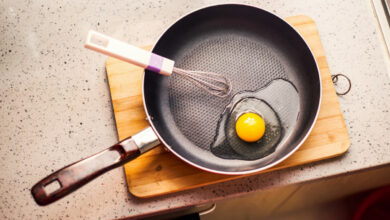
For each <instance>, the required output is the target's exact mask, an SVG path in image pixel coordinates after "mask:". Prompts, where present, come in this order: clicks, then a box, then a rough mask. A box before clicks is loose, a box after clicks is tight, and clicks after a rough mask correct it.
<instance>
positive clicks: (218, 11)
mask: <svg viewBox="0 0 390 220" xmlns="http://www.w3.org/2000/svg"><path fill="white" fill-rule="evenodd" d="M153 52H154V53H156V54H160V55H162V56H165V57H167V58H170V59H172V60H175V61H176V64H175V65H177V66H180V67H183V68H187V69H202V70H210V69H211V70H213V71H216V72H221V73H224V74H226V75H227V76H228V77H229V78H230V80H231V81H232V85H233V91H232V92H233V93H238V92H240V91H243V90H247V91H251V90H252V91H254V90H256V89H259V88H261V87H263V86H265V85H267V84H268V83H270V82H271V81H272V80H274V79H279V78H283V79H286V80H288V81H290V82H292V84H293V85H294V86H295V88H296V90H297V91H298V94H299V100H300V102H299V105H300V106H299V109H300V111H299V115H298V117H297V120H296V123H295V125H294V127H293V128H292V132H291V135H289V136H288V137H287V138H286V140H285V141H283V142H280V143H278V144H277V146H276V149H277V150H276V151H275V152H274V153H272V154H271V155H269V156H266V157H264V158H260V159H256V160H238V159H223V158H219V157H217V156H215V155H214V154H212V153H211V152H210V144H211V142H212V141H213V138H214V136H215V131H216V126H217V124H218V119H219V117H220V115H221V113H222V112H223V110H224V107H225V106H226V105H227V104H228V103H229V101H230V100H229V99H221V98H219V97H214V96H210V95H209V94H207V93H205V92H204V91H200V90H199V89H197V88H194V87H193V86H191V85H190V84H186V82H185V81H183V80H181V78H180V77H175V76H171V77H166V76H162V75H160V74H155V73H153V72H150V71H147V70H146V71H145V74H144V78H143V101H144V108H145V111H146V114H147V119H148V121H149V123H150V127H148V128H146V129H144V130H143V131H141V132H139V133H137V134H135V135H133V136H132V137H129V138H127V139H125V140H123V141H121V142H119V143H117V144H115V145H114V146H112V147H110V148H108V149H106V150H104V151H101V152H99V153H97V154H95V155H93V156H90V157H88V158H86V159H82V160H80V161H78V162H76V163H73V164H71V165H69V166H67V167H65V168H62V169H60V170H58V171H56V172H54V173H53V174H51V175H49V176H48V177H46V178H44V179H43V180H41V181H40V182H38V183H37V184H36V185H34V186H33V188H32V189H31V192H32V195H33V197H34V199H35V201H36V202H37V203H38V204H39V205H47V204H49V203H51V202H54V201H56V200H58V199H60V198H62V197H64V196H65V195H67V194H69V193H71V192H72V191H74V190H76V189H77V188H79V187H81V186H82V185H84V184H85V183H87V182H89V181H90V180H92V179H94V178H95V177H97V176H99V175H100V174H102V173H104V172H106V171H108V170H110V169H112V168H114V167H118V166H120V165H122V164H123V163H125V162H128V161H129V160H131V159H134V158H136V157H137V156H139V155H140V154H142V153H144V152H146V151H148V150H150V149H152V148H153V147H155V146H157V145H158V144H159V143H162V144H164V145H165V146H166V148H168V149H169V150H170V151H171V152H172V153H174V154H175V155H176V156H177V157H179V158H180V159H182V160H184V161H185V162H187V163H189V164H191V165H193V166H195V167H198V168H200V169H203V170H206V171H209V172H214V173H218V174H229V175H238V174H249V173H254V172H258V171H261V170H264V169H267V168H269V167H271V166H274V165H275V164H277V163H280V162H281V161H283V160H284V159H285V158H287V157H288V156H289V155H291V154H292V153H293V152H295V151H296V150H297V149H298V148H299V146H300V145H301V144H302V143H303V142H304V140H305V139H306V138H307V136H308V134H309V132H310V131H311V129H312V127H313V125H314V122H315V120H316V118H317V115H318V111H319V105H320V102H321V81H320V75H319V71H318V67H317V64H316V61H315V59H314V56H313V54H312V53H311V51H310V49H309V47H308V46H307V44H306V43H305V41H304V40H303V38H302V37H301V36H300V35H299V34H298V32H297V31H296V30H295V29H294V28H293V27H292V26H290V25H289V24H288V23H287V22H285V21H284V20H283V19H281V18H279V17H277V16H276V15H274V14H272V13H270V12H267V11H265V10H262V9H260V8H256V7H252V6H246V5H236V4H226V5H216V6H210V7H206V8H203V9H200V10H197V11H195V12H192V13H190V14H188V15H186V16H184V17H183V18H181V19H179V20H178V21H177V22H175V23H174V24H173V25H172V26H171V27H170V28H169V29H168V30H167V31H166V32H165V33H163V35H162V36H161V37H160V39H159V40H158V41H157V43H156V45H155V46H154V48H153ZM53 182H56V183H58V185H59V188H58V189H56V190H54V192H48V191H47V190H45V188H46V186H48V185H50V184H52V183H53Z"/></svg>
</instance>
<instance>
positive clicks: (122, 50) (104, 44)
mask: <svg viewBox="0 0 390 220" xmlns="http://www.w3.org/2000/svg"><path fill="white" fill-rule="evenodd" d="M85 47H86V48H88V49H91V50H94V51H96V52H99V53H103V54H105V55H107V56H111V57H115V58H117V59H120V60H123V61H125V62H129V63H132V64H134V65H137V66H139V67H142V68H145V69H148V70H150V71H153V72H156V73H160V74H162V75H166V76H170V75H171V74H172V71H173V66H174V63H175V62H174V61H173V60H170V59H168V58H165V57H162V56H159V55H157V54H154V53H151V52H149V51H146V50H143V49H141V48H139V47H135V46H133V45H130V44H127V43H125V42H122V41H119V40H116V39H114V38H111V37H108V36H106V35H104V34H101V33H98V32H96V31H92V30H90V31H89V33H88V37H87V40H86V42H85Z"/></svg>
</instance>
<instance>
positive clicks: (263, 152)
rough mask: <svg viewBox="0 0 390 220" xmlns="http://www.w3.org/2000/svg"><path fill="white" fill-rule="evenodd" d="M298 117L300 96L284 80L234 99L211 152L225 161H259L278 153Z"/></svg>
mask: <svg viewBox="0 0 390 220" xmlns="http://www.w3.org/2000/svg"><path fill="white" fill-rule="evenodd" d="M298 115H299V95H298V92H297V90H296V89H295V86H294V85H293V84H292V83H291V82H289V81H287V80H284V79H276V80H273V81H271V82H270V83H269V84H268V85H267V86H265V87H263V88H260V89H259V90H256V91H243V92H240V93H237V94H236V95H234V96H233V98H232V100H231V102H230V103H229V104H228V105H227V106H226V108H225V110H224V111H223V113H222V114H221V118H220V119H219V121H218V125H217V131H216V135H215V137H214V141H213V143H212V144H211V152H212V153H213V154H214V155H216V156H218V157H221V158H225V159H241V160H257V159H260V158H264V157H267V156H268V155H270V154H272V153H273V152H275V150H276V148H277V146H278V145H280V143H282V142H283V141H284V140H285V139H286V138H287V137H288V136H289V135H290V133H291V131H292V128H293V127H294V125H295V123H296V120H297V118H298Z"/></svg>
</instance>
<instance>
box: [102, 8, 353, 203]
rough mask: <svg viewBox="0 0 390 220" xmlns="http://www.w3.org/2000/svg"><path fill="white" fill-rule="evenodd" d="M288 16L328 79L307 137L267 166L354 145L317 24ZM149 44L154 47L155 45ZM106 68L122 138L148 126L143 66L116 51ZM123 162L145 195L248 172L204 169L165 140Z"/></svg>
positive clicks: (133, 185) (131, 183)
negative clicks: (177, 154) (222, 172)
mask: <svg viewBox="0 0 390 220" xmlns="http://www.w3.org/2000/svg"><path fill="white" fill-rule="evenodd" d="M286 21H287V22H289V23H290V24H291V25H293V26H294V27H295V28H296V29H297V30H298V32H299V33H301V34H302V36H303V37H304V38H305V40H306V42H307V43H308V44H309V46H310V48H311V50H312V51H313V54H314V55H315V58H316V60H317V62H318V66H319V68H320V73H321V80H322V83H323V84H322V86H323V91H322V92H323V93H322V95H323V96H322V103H321V109H320V113H319V117H318V120H317V122H316V124H315V126H314V128H313V130H312V132H311V134H310V136H309V137H308V139H307V140H306V142H305V143H304V144H303V145H302V146H301V147H300V148H299V150H298V151H297V152H295V153H294V154H293V155H291V156H290V157H289V158H287V159H286V160H284V161H283V162H282V163H280V164H278V165H276V166H274V167H272V168H270V169H268V170H265V171H262V172H269V171H272V170H277V169H282V168H286V167H291V166H297V165H301V164H305V163H310V162H314V161H318V160H323V159H327V158H331V157H335V156H338V155H341V154H343V153H344V152H346V151H347V150H348V148H349V146H350V138H349V135H348V132H347V129H346V126H345V123H344V119H343V115H342V112H341V109H340V105H339V102H338V99H337V95H336V93H335V88H334V85H333V83H332V79H331V76H330V73H329V68H328V64H327V61H326V57H325V54H324V50H323V48H322V45H321V41H320V37H319V35H318V31H317V27H316V24H315V23H314V21H313V20H312V19H311V18H310V17H307V16H303V15H301V16H295V17H289V18H287V19H286ZM145 48H146V49H151V46H148V47H145ZM106 70H107V76H108V81H109V86H110V90H111V98H112V104H113V108H114V114H115V120H116V125H117V130H118V136H119V139H120V140H122V139H124V138H126V137H128V136H131V135H132V134H134V133H136V132H138V131H139V130H141V129H143V128H145V127H146V126H148V122H147V121H146V115H145V112H144V109H143V104H142V76H143V70H142V69H141V68H138V67H135V66H133V65H131V64H128V63H125V62H123V61H120V60H117V59H114V58H111V57H109V58H108V59H107V62H106ZM124 168H125V173H126V178H127V183H128V188H129V191H130V192H131V193H132V194H133V195H135V196H137V197H144V198H146V197H152V196H157V195H162V194H166V193H173V192H178V191H182V190H187V189H192V188H196V187H200V186H205V185H210V184H214V183H218V182H223V181H228V180H232V179H238V178H243V177H244V176H228V175H217V174H213V173H209V172H205V171H202V170H199V169H197V168H194V167H192V166H190V165H188V164H186V163H185V162H183V161H181V160H180V159H178V158H177V157H175V156H174V155H173V154H172V153H170V152H168V151H167V150H165V148H164V147H163V146H162V145H161V146H158V147H157V148H155V149H153V150H151V151H149V152H147V153H146V154H144V155H142V156H140V157H139V158H137V159H135V160H133V161H131V162H129V163H127V164H125V165H124ZM252 175H254V174H252Z"/></svg>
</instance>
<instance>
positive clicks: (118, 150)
mask: <svg viewBox="0 0 390 220" xmlns="http://www.w3.org/2000/svg"><path fill="white" fill-rule="evenodd" d="M159 143H160V142H159V140H158V138H157V136H156V134H155V133H154V132H153V130H152V129H151V128H150V127H148V128H146V129H144V130H143V131H141V132H139V133H137V134H135V135H133V136H132V137H129V138H127V139H125V140H123V141H121V142H119V143H117V144H115V145H113V146H111V147H109V148H107V149H106V150H103V151H101V152H99V153H97V154H95V155H92V156H90V157H87V158H85V159H82V160H80V161H78V162H76V163H73V164H71V165H69V166H66V167H64V168H62V169H60V170H58V171H56V172H54V173H52V174H50V175H49V176H47V177H46V178H44V179H42V180H41V181H39V182H38V183H37V184H35V185H34V186H33V187H32V189H31V193H32V196H33V197H34V199H35V201H36V203H38V204H39V205H48V204H50V203H52V202H55V201H57V200H58V199H60V198H62V197H64V196H66V195H68V194H69V193H71V192H73V191H74V190H76V189H78V188H80V187H81V186H83V185H85V184H86V183H88V182H89V181H91V180H93V179H94V178H96V177H98V176H100V175H101V174H103V173H105V172H107V171H109V170H111V169H113V168H115V167H118V166H120V165H122V164H124V163H126V162H128V161H130V160H132V159H134V158H136V157H138V156H139V155H140V154H142V153H144V152H146V151H148V150H150V149H152V148H153V147H155V146H157V145H158V144H159ZM51 185H57V189H55V190H54V191H53V192H48V188H47V187H48V186H49V188H50V186H51Z"/></svg>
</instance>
